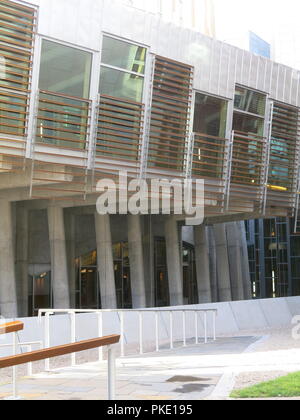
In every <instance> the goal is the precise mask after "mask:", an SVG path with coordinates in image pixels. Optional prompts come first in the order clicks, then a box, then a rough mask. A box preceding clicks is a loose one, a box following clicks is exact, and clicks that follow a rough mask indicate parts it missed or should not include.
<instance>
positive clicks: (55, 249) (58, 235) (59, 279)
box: [48, 207, 70, 309]
mask: <svg viewBox="0 0 300 420" xmlns="http://www.w3.org/2000/svg"><path fill="white" fill-rule="evenodd" d="M48 225H49V240H50V252H51V282H52V291H53V308H54V309H68V308H70V290H69V278H68V261H67V249H66V236H65V224H64V210H63V208H60V207H49V208H48Z"/></svg>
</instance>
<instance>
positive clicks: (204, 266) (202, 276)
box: [194, 225, 212, 303]
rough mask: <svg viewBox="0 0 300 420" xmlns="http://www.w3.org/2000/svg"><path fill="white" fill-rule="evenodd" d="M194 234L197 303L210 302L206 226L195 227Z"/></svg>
mask: <svg viewBox="0 0 300 420" xmlns="http://www.w3.org/2000/svg"><path fill="white" fill-rule="evenodd" d="M194 236H195V257H196V272H197V283H198V295H199V303H211V301H212V293H211V283H210V267H209V245H208V238H207V230H206V226H204V225H201V226H197V227H195V228H194Z"/></svg>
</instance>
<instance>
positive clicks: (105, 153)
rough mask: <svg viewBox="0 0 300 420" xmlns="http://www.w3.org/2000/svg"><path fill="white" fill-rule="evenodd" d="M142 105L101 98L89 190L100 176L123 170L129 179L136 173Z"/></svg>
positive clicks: (135, 175) (140, 136)
mask: <svg viewBox="0 0 300 420" xmlns="http://www.w3.org/2000/svg"><path fill="white" fill-rule="evenodd" d="M143 130H144V105H143V104H142V103H139V102H133V101H129V100H125V99H121V98H115V97H111V96H107V95H101V97H100V99H99V106H98V121H97V132H96V145H95V153H94V168H93V180H94V183H93V189H94V191H95V188H96V185H97V182H98V181H99V180H100V179H103V177H106V178H107V177H112V176H114V175H115V174H116V173H117V172H118V171H119V170H124V171H126V172H127V173H128V175H129V176H131V177H137V176H138V174H139V171H140V161H141V159H140V157H141V156H140V155H141V146H142V139H143Z"/></svg>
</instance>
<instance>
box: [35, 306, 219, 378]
mask: <svg viewBox="0 0 300 420" xmlns="http://www.w3.org/2000/svg"><path fill="white" fill-rule="evenodd" d="M62 314H68V315H69V316H70V341H71V342H72V343H74V342H75V341H76V333H77V319H76V315H80V314H95V315H97V331H98V335H99V336H102V335H103V328H104V319H103V317H104V314H116V315H117V316H118V320H119V333H120V337H121V338H120V355H121V357H126V354H127V352H126V314H127V315H132V314H134V315H136V317H137V319H136V321H137V322H138V330H137V331H138V337H137V342H138V351H137V354H139V355H143V354H146V353H147V352H146V350H145V341H146V340H145V339H146V338H147V339H148V337H146V333H145V329H144V328H145V316H146V315H151V317H152V320H153V322H154V324H155V339H154V342H153V348H154V349H155V350H154V351H156V352H160V351H164V350H166V349H167V350H168V349H171V350H172V349H174V348H175V345H176V342H177V343H178V339H177V340H175V336H174V332H175V331H176V333H178V331H182V334H181V338H182V341H181V343H182V346H183V347H186V346H187V345H188V341H189V340H190V343H191V345H199V344H200V337H199V325H200V324H199V322H200V315H203V317H202V321H203V325H204V337H203V343H204V344H207V343H208V342H209V340H210V339H211V340H212V341H216V339H217V336H216V319H217V314H218V311H217V310H216V309H144V310H142V309H140V310H134V309H131V310H130V309H128V310H126V309H123V310H121V309H115V310H109V309H107V310H100V309H99V310H88V309H86V310H85V309H73V310H72V309H53V310H52V309H40V310H39V314H38V317H39V320H40V322H41V321H42V316H43V315H44V316H45V322H44V345H45V347H50V344H51V333H52V331H51V317H52V316H53V315H62ZM188 314H192V317H193V321H192V322H193V326H192V327H191V328H192V330H193V333H192V334H191V333H190V335H189V334H188V332H187V329H188V326H189V325H190V324H189V325H188V324H187V315H188ZM164 315H167V316H168V319H169V320H168V328H169V330H168V333H169V338H168V340H167V341H164V342H161V341H160V328H161V327H160V321H162V320H160V317H162V316H164ZM175 315H181V317H182V318H181V321H180V324H179V325H176V326H175V325H174V317H175ZM110 328H111V327H110ZM148 353H149V351H148ZM99 360H103V352H102V350H101V349H100V351H99ZM71 363H72V366H75V365H76V355H75V354H73V355H72V357H71ZM45 368H46V370H47V371H49V370H50V363H49V360H47V361H46V366H45Z"/></svg>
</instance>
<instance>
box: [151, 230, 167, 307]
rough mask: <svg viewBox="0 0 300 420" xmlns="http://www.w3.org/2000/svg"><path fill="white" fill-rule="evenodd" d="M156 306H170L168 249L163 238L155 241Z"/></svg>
mask: <svg viewBox="0 0 300 420" xmlns="http://www.w3.org/2000/svg"><path fill="white" fill-rule="evenodd" d="M154 256H155V306H156V307H157V308H161V307H164V306H169V305H170V293H169V280H168V267H167V248H166V241H165V239H163V238H157V239H156V240H155V250H154Z"/></svg>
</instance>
